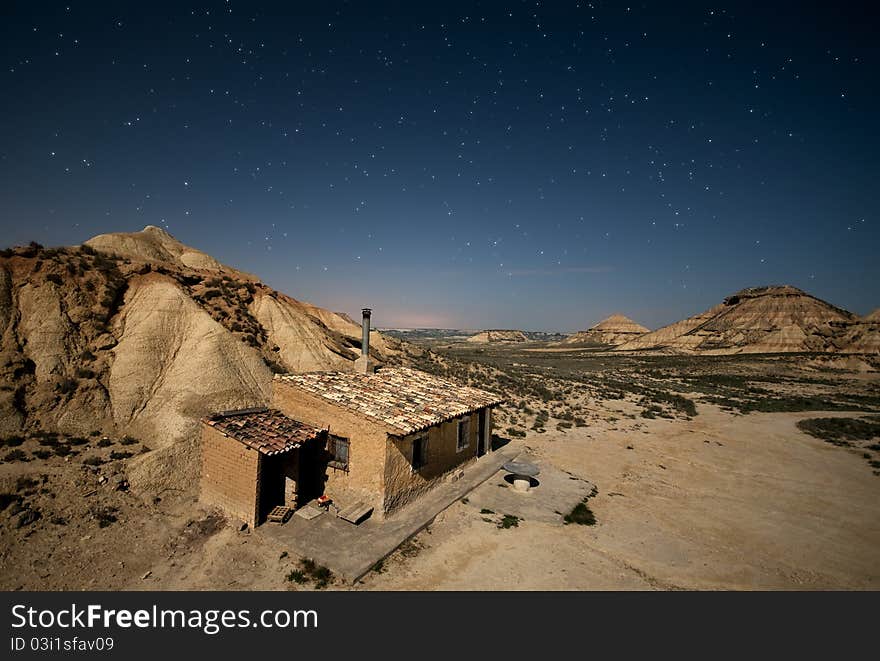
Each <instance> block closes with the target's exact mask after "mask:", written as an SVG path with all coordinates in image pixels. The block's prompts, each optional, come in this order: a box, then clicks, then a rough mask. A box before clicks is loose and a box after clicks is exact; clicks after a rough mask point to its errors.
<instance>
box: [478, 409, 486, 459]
mask: <svg viewBox="0 0 880 661" xmlns="http://www.w3.org/2000/svg"><path fill="white" fill-rule="evenodd" d="M478 420H479V422H478V424H477V456H478V457H482V456H483V455H484V454H486V450H487V448H486V409H481V410H480V414H479V419H478Z"/></svg>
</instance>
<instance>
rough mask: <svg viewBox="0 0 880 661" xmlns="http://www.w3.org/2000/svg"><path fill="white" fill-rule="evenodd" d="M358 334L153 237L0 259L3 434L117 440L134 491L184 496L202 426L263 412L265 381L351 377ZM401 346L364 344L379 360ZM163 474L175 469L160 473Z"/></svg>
mask: <svg viewBox="0 0 880 661" xmlns="http://www.w3.org/2000/svg"><path fill="white" fill-rule="evenodd" d="M360 343H361V328H360V326H359V325H357V324H354V323H352V322H351V321H350V320H349V319H345V318H343V317H341V316H339V315H337V314H334V313H333V312H330V311H328V310H324V309H322V308H319V307H317V306H314V305H311V304H309V303H304V302H301V301H297V300H296V299H293V298H291V297H289V296H286V295H284V294H282V293H280V292H277V291H275V290H273V289H271V288H269V287H267V286H266V285H264V284H262V283H260V282H259V281H258V280H257V279H256V278H255V277H254V276H251V275H248V274H246V273H242V272H241V271H237V270H236V269H232V268H230V267H227V266H223V265H222V264H220V263H219V262H217V260H215V259H213V258H212V257H210V256H209V255H206V254H205V253H202V252H200V251H198V250H195V249H193V248H189V247H188V246H185V245H183V244H182V243H180V242H178V241H177V240H176V239H174V238H173V237H172V236H171V235H170V234H168V233H167V232H164V231H163V230H160V229H158V228H152V227H147V228H145V229H144V230H143V231H142V232H135V233H132V234H105V235H101V236H98V237H95V238H94V239H91V240H89V241H87V242H86V243H85V244H83V245H82V246H80V247H72V248H52V249H45V248H42V247H41V246H38V245H36V244H31V245H30V246H27V247H22V248H14V249H9V250H4V251H2V254H0V435H6V434H13V433H18V432H20V431H35V430H39V429H43V430H53V431H54V430H57V431H62V432H65V433H69V434H79V435H85V434H87V433H89V432H92V431H102V432H104V433H116V434H121V433H128V434H131V435H133V436H136V437H138V438H141V439H142V440H143V441H144V442H145V443H146V444H147V445H148V446H150V448H152V452H149V453H146V454H144V455H142V456H140V457H138V458H137V459H136V460H132V462H131V464H130V468H129V470H130V471H132V475H131V478H132V482H133V483H135V482H136V481H138V474H140V476H141V479H140V482H141V483H142V484H143V485H144V486H145V487H146V488H148V489H153V490H154V491H157V490H162V489H178V488H179V489H185V488H186V487H187V486H188V484H186V483H187V481H189V480H192V479H193V477H194V475H195V472H194V471H195V470H196V468H195V464H194V463H193V462H195V461H196V453H195V451H194V445H193V441H194V439H195V431H196V429H197V424H198V420H199V418H200V417H201V416H204V415H206V414H207V413H209V412H212V411H215V410H218V409H230V408H238V407H244V406H255V405H265V404H266V403H267V402H268V401H269V398H270V394H271V392H270V390H271V382H272V375H273V372H281V371H284V372H287V371H307V370H320V369H348V368H350V366H351V365H352V363H353V361H354V359H355V358H357V357H358V355H359V354H360ZM396 347H399V343H398V342H397V341H396V340H393V339H390V338H385V337H383V336H381V335H380V334H379V333H373V334H372V336H371V355H373V358H374V359H375V360H377V361H379V362H383V361H385V360H387V359H388V357H389V356H390V355H391V354H393V353H394V352H395V351H396ZM171 465H174V466H175V468H174V470H170V469H169V466H171Z"/></svg>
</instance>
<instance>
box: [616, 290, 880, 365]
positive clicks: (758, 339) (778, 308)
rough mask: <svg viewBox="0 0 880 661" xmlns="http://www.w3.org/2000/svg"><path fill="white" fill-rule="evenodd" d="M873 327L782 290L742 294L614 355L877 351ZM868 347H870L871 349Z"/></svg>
mask: <svg viewBox="0 0 880 661" xmlns="http://www.w3.org/2000/svg"><path fill="white" fill-rule="evenodd" d="M877 327H878V324H877V323H876V322H872V321H871V320H869V319H866V320H861V319H859V317H857V316H856V315H854V314H852V313H851V312H847V311H846V310H843V309H841V308H838V307H835V306H833V305H831V304H830V303H826V302H825V301H822V300H820V299H818V298H816V297H814V296H811V295H809V294H807V293H806V292H803V291H801V290H800V289H797V288H796V287H791V286H788V285H782V286H770V287H753V288H750V289H744V290H742V291H740V292H738V293H736V294H734V295H733V296H729V297H727V298H726V299H724V301H723V302H722V303H721V304H719V305H716V306H714V307H712V308H710V309H708V310H706V311H705V312H703V313H701V314H698V315H695V316H693V317H689V318H688V319H684V320H683V321H679V322H676V323H674V324H671V325H669V326H665V327H664V328H660V329H659V330H656V331H654V332H652V333H647V334H645V335H642V336H641V337H639V338H636V339H634V340H631V341H629V342H626V343H625V344H622V345H620V346H618V347H616V348H615V350H617V351H638V350H666V351H673V352H684V353H701V354H707V355H725V354H737V353H780V352H802V351H804V352H835V353H839V352H842V353H865V352H867V353H873V352H876V351H877V345H878V338H877V335H878V328H877ZM872 347H873V348H872Z"/></svg>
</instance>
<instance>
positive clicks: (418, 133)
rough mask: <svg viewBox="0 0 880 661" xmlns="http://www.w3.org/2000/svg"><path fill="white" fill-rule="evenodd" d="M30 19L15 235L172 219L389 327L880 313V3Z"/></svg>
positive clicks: (13, 73) (0, 109) (173, 225)
mask: <svg viewBox="0 0 880 661" xmlns="http://www.w3.org/2000/svg"><path fill="white" fill-rule="evenodd" d="M771 4H772V3H762V5H763V6H759V5H755V6H750V5H743V4H740V5H738V4H735V3H733V4H728V5H718V4H712V5H709V4H689V3H687V4H686V3H669V2H658V3H637V2H633V3H631V4H627V3H602V2H595V3H588V2H571V1H567V2H534V1H530V2H505V3H487V2H482V3H461V4H457V3H453V2H441V3H422V2H401V3H390V4H380V3H372V2H329V1H323V0H322V2H315V3H299V2H286V3H279V4H277V5H266V6H260V5H259V3H250V2H201V3H196V4H188V3H184V2H180V3H171V4H167V5H165V4H162V3H137V4H133V3H132V4H129V3H104V4H103V5H102V3H91V2H67V3H58V4H41V3H38V2H20V3H16V2H8V1H4V2H3V3H2V8H0V39H2V44H3V48H2V58H3V60H2V70H0V98H2V104H0V118H2V122H0V231H2V234H0V244H2V245H3V246H6V245H13V244H19V243H26V242H28V241H30V240H36V241H39V242H40V243H43V244H45V245H67V244H76V243H80V242H82V241H84V240H85V239H87V238H88V237H90V236H92V235H94V234H98V233H102V232H111V231H135V230H139V229H141V228H143V227H144V226H145V225H148V224H152V225H158V226H161V227H164V228H166V229H167V230H168V231H170V232H171V233H172V234H173V235H175V236H176V237H177V238H178V239H180V240H181V241H183V242H185V243H187V244H190V245H193V246H195V247H198V248H200V249H202V250H205V251H206V252H208V253H210V254H212V255H214V256H215V257H217V258H218V259H220V260H221V261H223V262H225V263H228V264H230V265H233V266H235V267H237V268H240V269H243V270H246V271H250V272H253V273H256V274H257V275H259V276H260V277H261V278H262V279H263V280H264V281H265V282H266V283H268V284H270V285H272V286H274V287H276V288H278V289H281V290H282V291H284V292H286V293H288V294H290V295H292V296H294V297H296V298H300V299H303V300H308V301H311V302H314V303H316V304H318V305H321V306H323V307H327V308H330V309H333V310H341V311H346V312H349V313H351V314H352V315H355V314H357V311H358V310H359V309H360V307H362V306H364V305H370V306H372V307H373V308H374V309H375V313H374V323H375V324H377V325H379V326H385V327H387V326H431V327H459V328H482V327H502V328H507V327H509V328H523V329H533V330H540V329H547V330H564V331H570V330H576V329H579V328H584V327H587V326H589V325H591V324H593V323H595V322H597V321H599V320H600V319H601V318H603V317H604V316H607V315H608V314H610V313H612V312H617V311H620V312H623V313H625V314H628V315H629V316H631V317H633V318H634V319H636V320H637V321H639V322H641V323H643V324H645V325H648V326H651V327H657V326H659V325H662V324H665V323H669V322H671V321H675V320H677V319H679V318H682V317H684V316H688V315H690V314H694V313H696V312H699V311H701V310H703V309H705V308H707V307H709V306H711V305H714V304H715V303H718V302H720V300H721V298H722V297H724V296H726V295H728V294H731V293H733V292H734V291H736V290H738V289H741V288H743V287H748V286H757V285H764V284H782V283H786V284H793V285H795V286H799V287H801V288H803V289H806V290H807V291H809V292H810V293H813V294H814V295H817V296H819V297H821V298H824V299H826V300H829V301H830V302H832V303H835V304H837V305H840V306H842V307H846V308H847V309H850V310H852V311H854V312H857V313H859V314H864V313H867V312H869V311H870V310H872V309H873V308H875V307H877V306H880V284H878V283H880V259H878V248H880V228H878V210H880V209H878V204H880V203H878V200H880V196H878V185H880V180H878V176H880V167H878V147H880V145H878V142H880V140H878V135H880V131H878V129H877V119H878V112H877V104H878V94H877V80H878V74H877V71H878V63H880V62H878V60H880V56H878V47H877V43H878V39H877V37H876V33H877V31H878V24H877V21H876V19H875V17H874V16H873V15H871V14H870V13H868V12H869V9H868V7H869V4H870V3H864V4H863V5H858V4H853V5H846V4H837V3H825V6H824V8H823V9H820V8H812V7H809V6H808V5H807V4H806V3H796V4H787V5H781V4H776V5H773V6H769V5H771Z"/></svg>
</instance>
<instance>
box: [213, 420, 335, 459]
mask: <svg viewBox="0 0 880 661" xmlns="http://www.w3.org/2000/svg"><path fill="white" fill-rule="evenodd" d="M203 422H204V423H205V424H207V425H209V426H211V427H214V429H217V430H219V431H220V432H222V433H224V434H225V435H226V436H229V437H230V438H234V439H235V440H237V441H240V442H241V443H243V444H244V445H246V446H248V447H250V448H253V449H255V450H258V451H259V452H262V453H263V454H267V455H274V454H280V453H282V452H287V451H289V450H294V449H296V448H298V447H300V446H301V445H302V444H303V443H305V442H306V441H309V440H311V439H313V438H317V436H318V435H319V434H321V431H322V430H320V429H316V428H315V427H312V426H310V425H307V424H305V423H302V422H299V421H297V420H293V419H292V418H288V417H287V416H286V415H284V414H283V413H281V411H276V410H275V409H265V408H260V409H243V410H240V411H223V412H222V413H217V414H214V415H212V416H210V417H208V418H205V419H204V420H203Z"/></svg>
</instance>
